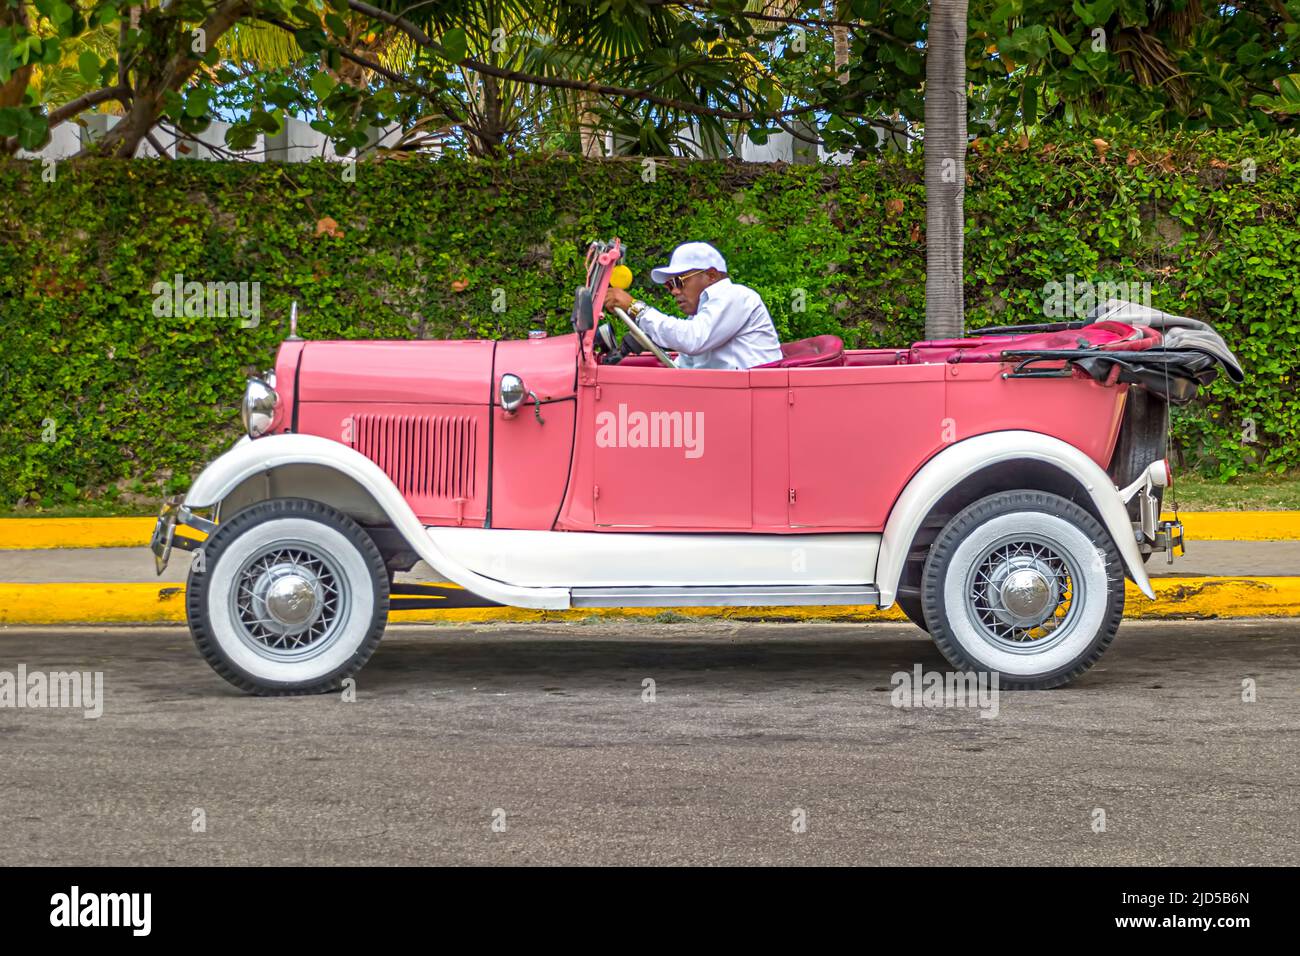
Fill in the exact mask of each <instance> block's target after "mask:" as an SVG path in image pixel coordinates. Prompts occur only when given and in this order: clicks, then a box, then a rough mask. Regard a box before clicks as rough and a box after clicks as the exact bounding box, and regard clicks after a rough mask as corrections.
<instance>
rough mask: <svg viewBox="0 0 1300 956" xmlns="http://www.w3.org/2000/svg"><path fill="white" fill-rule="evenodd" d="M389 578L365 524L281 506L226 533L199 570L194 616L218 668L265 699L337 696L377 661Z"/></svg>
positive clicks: (316, 508)
mask: <svg viewBox="0 0 1300 956" xmlns="http://www.w3.org/2000/svg"><path fill="white" fill-rule="evenodd" d="M388 600H389V591H388V572H387V569H386V568H385V566H384V559H383V556H382V555H381V554H380V553H379V549H378V548H377V547H376V546H375V544H374V541H373V540H372V539H371V538H370V536H369V535H368V534H367V533H366V532H365V530H364V529H362V528H361V526H360V525H358V524H357V523H356V522H355V521H353V520H352V519H351V518H349V517H348V516H347V515H344V514H342V513H341V512H338V511H336V510H335V509H333V508H330V507H328V506H327V505H323V504H321V503H319V502H315V501H306V500H302V499H297V498H278V499H273V500H271V501H264V502H261V503H259V504H256V505H253V506H252V507H250V508H246V509H245V510H243V511H241V512H239V513H238V514H236V515H234V516H233V517H231V518H230V519H229V520H226V521H222V522H221V523H220V524H218V525H217V530H216V531H215V532H213V534H212V535H211V536H210V537H209V538H208V540H207V542H206V543H205V544H204V546H203V550H202V556H201V560H200V561H196V562H195V563H194V564H193V565H192V566H191V570H190V576H189V584H188V586H187V589H186V613H187V616H188V618H189V624H190V631H191V633H192V634H193V635H194V642H195V644H196V645H197V646H198V649H199V652H200V653H201V654H202V655H203V657H204V659H205V660H206V661H207V662H208V663H209V664H210V665H212V668H213V669H214V670H215V671H216V672H217V673H218V674H220V675H221V676H222V677H224V678H225V679H226V680H228V681H229V682H230V683H232V684H234V685H235V686H236V687H238V688H240V689H241V690H244V691H249V692H251V693H255V694H267V695H284V694H311V693H320V692H324V691H329V690H334V689H337V688H338V687H339V686H340V685H341V684H342V682H343V680H344V679H345V678H347V677H350V676H351V675H353V674H355V673H356V672H357V671H359V670H360V669H361V668H362V666H363V665H364V664H365V663H366V661H367V660H369V658H370V655H371V654H372V653H374V650H375V647H376V646H377V645H378V644H379V640H380V638H381V637H382V636H383V633H384V625H385V624H386V623H387V620H388Z"/></svg>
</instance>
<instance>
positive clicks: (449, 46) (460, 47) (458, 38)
mask: <svg viewBox="0 0 1300 956" xmlns="http://www.w3.org/2000/svg"><path fill="white" fill-rule="evenodd" d="M468 50H469V44H468V42H467V41H466V39H465V31H464V30H462V29H461V28H460V27H456V28H454V29H451V30H448V31H447V32H446V33H444V34H443V35H442V52H443V55H444V56H445V57H446V58H447V60H448V61H449V62H451V63H459V62H460V61H461V60H463V59H465V54H466V53H467V52H468Z"/></svg>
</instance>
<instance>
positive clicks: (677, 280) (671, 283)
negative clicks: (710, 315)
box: [664, 269, 709, 292]
mask: <svg viewBox="0 0 1300 956" xmlns="http://www.w3.org/2000/svg"><path fill="white" fill-rule="evenodd" d="M708 271H709V270H708V269H696V270H695V271H694V272H683V273H682V274H681V275H679V276H669V277H668V278H667V279H665V280H664V285H666V286H668V290H669V291H670V292H676V291H678V290H679V289H681V288H682V286H683V285H685V283H686V280H687V279H689V278H691V276H697V275H699V274H700V273H701V272H708Z"/></svg>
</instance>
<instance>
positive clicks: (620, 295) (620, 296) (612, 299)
mask: <svg viewBox="0 0 1300 956" xmlns="http://www.w3.org/2000/svg"><path fill="white" fill-rule="evenodd" d="M631 305H632V296H630V295H629V294H628V291H627V290H626V289H615V288H614V287H613V286H610V287H609V288H608V289H607V290H605V311H606V312H608V313H609V314H610V315H613V314H614V310H615V309H622V310H623V311H624V312H626V311H627V310H628V308H629V307H630V306H631Z"/></svg>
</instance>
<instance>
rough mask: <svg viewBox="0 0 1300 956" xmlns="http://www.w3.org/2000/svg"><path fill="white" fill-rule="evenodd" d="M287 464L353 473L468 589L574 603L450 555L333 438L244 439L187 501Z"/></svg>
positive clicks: (416, 544)
mask: <svg viewBox="0 0 1300 956" xmlns="http://www.w3.org/2000/svg"><path fill="white" fill-rule="evenodd" d="M283 465H321V466H323V467H325V468H331V469H333V470H334V471H337V472H339V473H340V474H342V475H345V476H347V477H348V478H351V479H352V480H353V481H355V482H356V483H357V484H359V485H360V486H361V487H362V488H364V489H365V490H366V491H367V492H369V493H370V494H371V495H372V496H374V499H375V501H376V502H378V503H379V507H381V508H382V509H383V510H384V512H385V513H386V514H387V515H388V519H389V520H390V521H391V522H392V523H393V527H394V528H396V529H397V530H398V531H399V532H400V533H401V535H402V537H403V538H405V539H406V542H407V544H409V545H410V547H411V550H412V551H414V552H415V553H416V554H418V555H419V556H420V557H421V558H422V559H423V560H424V561H427V562H428V563H429V565H430V566H431V567H432V568H433V569H434V570H436V571H437V572H438V573H439V574H442V575H443V576H444V577H445V578H446V579H447V580H448V581H452V582H455V583H456V584H459V585H460V586H461V587H463V588H465V589H466V590H467V591H471V592H473V593H474V594H477V595H479V596H480V597H484V598H487V599H488V600H489V601H496V602H498V603H500V604H510V605H513V606H515V607H529V608H547V609H564V608H567V607H568V606H569V592H568V589H566V588H551V587H514V586H511V585H509V584H503V583H501V582H500V581H494V580H492V579H491V578H485V577H483V576H482V575H480V574H477V573H475V572H474V571H471V570H470V569H469V568H467V567H465V566H464V565H463V564H460V563H458V562H456V561H454V560H452V559H451V558H449V557H448V556H447V555H446V554H445V553H444V552H443V551H442V550H441V549H440V548H439V547H438V546H437V544H436V543H435V542H434V541H433V540H432V539H431V538H430V537H429V535H428V533H427V532H426V531H425V529H424V526H423V525H422V524H421V523H420V519H419V518H417V517H416V516H415V512H414V511H412V510H411V506H410V505H408V504H407V503H406V499H405V498H403V497H402V493H401V492H400V491H398V490H397V486H396V485H394V484H393V482H392V481H391V480H390V479H389V477H388V476H387V475H386V474H384V472H383V470H382V469H380V467H379V466H378V465H376V464H375V463H374V462H373V461H371V460H370V459H369V458H367V457H365V456H364V455H362V454H361V453H360V452H358V451H355V450H354V449H352V448H349V447H348V446H347V445H342V444H340V443H339V442H336V441H331V440H330V439H328V438H321V437H319V436H316V435H267V436H265V437H263V438H259V439H257V440H256V441H246V440H245V441H240V442H238V443H236V444H235V446H234V447H233V448H231V449H230V450H229V451H228V452H226V453H225V454H224V455H222V456H221V457H220V458H217V459H216V460H215V461H213V462H212V463H211V464H210V465H208V467H207V468H205V469H203V472H202V473H201V474H200V475H199V477H198V478H196V479H195V481H194V484H193V486H192V487H191V488H190V490H189V492H188V493H187V494H186V495H185V504H186V505H187V506H188V507H191V508H210V507H213V506H214V505H216V504H217V503H218V502H220V501H221V500H222V499H223V498H225V497H226V495H228V494H230V493H231V492H232V491H234V490H235V489H236V488H237V487H239V485H240V484H242V483H243V482H244V481H246V480H247V479H249V478H252V477H253V476H254V475H259V474H262V473H264V472H268V471H271V470H272V469H274V468H279V467H281V466H283Z"/></svg>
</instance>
